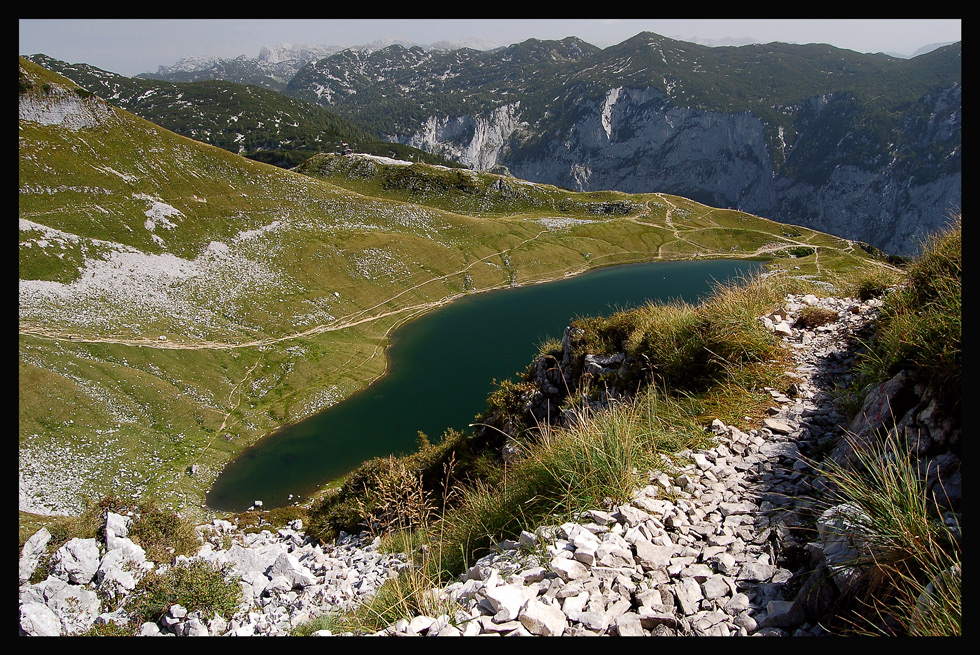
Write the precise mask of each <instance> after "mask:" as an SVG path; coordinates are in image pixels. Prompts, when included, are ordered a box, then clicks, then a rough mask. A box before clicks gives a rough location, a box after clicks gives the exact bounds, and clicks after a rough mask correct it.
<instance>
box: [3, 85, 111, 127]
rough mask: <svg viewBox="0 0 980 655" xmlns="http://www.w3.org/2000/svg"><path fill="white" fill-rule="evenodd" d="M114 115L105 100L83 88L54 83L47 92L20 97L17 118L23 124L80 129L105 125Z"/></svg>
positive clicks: (22, 94)
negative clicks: (27, 122)
mask: <svg viewBox="0 0 980 655" xmlns="http://www.w3.org/2000/svg"><path fill="white" fill-rule="evenodd" d="M114 116H115V115H114V114H113V110H112V108H111V107H110V106H109V105H108V104H106V102H105V101H104V100H102V99H101V98H97V97H95V96H92V95H91V94H86V93H84V92H81V90H80V89H66V88H63V87H60V86H57V85H53V84H52V85H48V87H47V89H46V91H45V92H44V93H21V94H20V104H19V109H18V118H19V119H20V120H22V121H31V122H33V123H40V124H41V125H57V126H59V127H63V128H66V129H69V130H80V129H85V128H92V127H96V126H99V125H102V124H103V123H105V122H107V121H109V120H110V119H112V118H113V117H114Z"/></svg>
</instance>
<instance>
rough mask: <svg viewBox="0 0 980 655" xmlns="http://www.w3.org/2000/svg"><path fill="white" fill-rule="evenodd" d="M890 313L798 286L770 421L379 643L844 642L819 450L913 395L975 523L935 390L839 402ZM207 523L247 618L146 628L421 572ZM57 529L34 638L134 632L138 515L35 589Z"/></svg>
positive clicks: (945, 471) (480, 564) (954, 509)
mask: <svg viewBox="0 0 980 655" xmlns="http://www.w3.org/2000/svg"><path fill="white" fill-rule="evenodd" d="M880 305H881V301H880V300H876V299H872V300H869V301H867V302H861V301H857V300H854V299H850V298H817V297H815V296H812V295H807V296H789V297H787V298H786V302H785V303H784V305H783V307H782V308H781V309H780V310H778V311H776V312H774V313H773V314H771V315H769V316H765V317H760V319H759V320H761V321H762V322H763V323H764V324H765V325H766V326H767V327H768V328H769V329H770V330H772V331H773V333H774V334H776V335H779V336H780V337H781V339H782V342H783V345H784V346H785V347H786V348H787V349H788V350H789V351H790V352H791V353H792V356H793V357H794V359H795V362H796V367H795V369H794V370H792V371H790V372H789V375H790V376H791V377H793V378H795V383H794V384H792V385H791V388H790V390H789V392H788V393H783V392H780V391H777V390H775V389H772V390H770V393H771V395H772V406H771V408H770V409H769V411H768V415H767V417H766V418H765V419H764V420H763V421H762V424H761V426H759V427H757V428H755V429H750V430H748V431H747V432H745V431H743V430H741V429H739V428H737V427H735V426H732V425H725V424H724V423H722V422H721V421H718V420H716V421H714V422H713V423H712V424H711V425H710V426H706V429H708V430H710V431H711V432H712V433H713V434H714V436H715V437H716V439H715V445H714V446H713V447H712V448H710V449H704V450H699V451H696V452H692V451H688V452H684V453H682V454H681V455H682V457H680V458H679V459H675V460H673V461H668V460H665V462H664V467H663V469H662V470H659V471H651V472H650V474H649V484H647V485H646V486H644V487H643V488H641V489H638V490H637V491H636V493H635V495H634V497H633V499H632V501H631V502H629V503H626V504H621V505H610V506H606V507H601V508H595V509H592V510H589V511H586V512H584V513H582V514H581V515H580V516H578V517H577V520H576V521H574V522H571V521H570V522H565V523H562V524H560V525H550V526H541V527H538V528H537V529H535V530H534V531H525V532H523V533H521V535H520V536H519V538H518V539H516V540H511V541H505V542H502V543H500V544H499V545H498V549H497V552H495V553H493V554H491V555H488V556H486V557H484V558H483V559H481V560H479V561H477V562H476V563H475V564H474V565H473V566H472V567H471V568H470V569H469V570H468V571H467V572H466V573H465V574H464V575H463V576H461V578H460V579H459V580H457V581H454V582H452V583H451V584H448V585H445V586H444V587H442V588H439V589H436V590H434V591H433V592H432V593H433V596H434V598H435V600H437V601H442V602H440V603H437V605H439V606H443V607H453V608H454V609H453V610H451V611H448V612H447V613H445V614H440V615H438V616H416V617H406V618H404V619H403V620H400V621H398V622H397V623H395V624H394V625H390V626H388V627H387V628H385V629H383V630H381V631H379V632H378V633H377V634H378V635H427V636H434V635H438V636H448V635H464V636H466V635H500V636H509V635H515V636H516V635H528V636H530V635H538V636H580V635H583V636H584V635H618V636H661V635H670V636H746V635H800V636H806V635H827V634H830V633H829V632H828V631H827V630H826V629H825V628H824V627H823V626H825V625H827V624H828V623H827V621H828V619H829V618H832V615H833V612H834V607H835V603H836V601H837V600H838V599H839V598H841V596H842V594H844V593H845V592H846V590H847V589H848V585H849V584H851V583H852V581H853V580H854V579H855V577H856V575H857V574H858V573H859V571H858V570H856V569H855V568H854V553H855V549H859V548H860V543H859V540H856V539H854V538H851V537H845V536H844V534H843V532H842V531H841V530H839V529H837V528H838V527H839V526H840V525H842V523H847V522H848V521H850V520H852V519H853V518H854V512H855V511H858V510H856V509H855V508H853V507H850V506H846V505H838V506H831V505H829V504H828V503H827V501H826V500H821V499H825V498H826V494H824V493H823V491H824V490H825V486H826V483H825V481H824V479H823V478H822V476H821V472H820V470H819V468H820V467H819V465H817V464H816V463H815V462H816V461H817V455H818V453H830V456H831V457H833V458H835V459H840V460H841V461H843V460H846V459H847V458H848V457H849V456H850V454H849V452H848V446H847V443H848V440H844V439H842V437H843V436H844V435H845V433H846V434H849V435H856V436H858V437H860V435H862V434H865V433H867V432H868V431H869V430H870V428H873V427H875V424H876V422H879V423H880V421H881V417H880V412H878V411H877V408H880V407H881V406H884V405H888V404H889V402H890V399H895V398H897V397H898V395H899V394H900V393H905V395H906V396H909V394H910V392H912V393H911V396H912V397H913V400H911V401H909V400H906V401H905V403H906V405H907V406H908V407H907V408H906V409H905V410H903V412H904V413H903V414H902V418H901V421H900V424H901V425H904V426H905V427H906V428H908V427H915V428H917V430H916V433H917V435H919V437H921V435H923V434H925V435H926V436H927V437H928V438H927V439H926V441H927V444H926V445H925V446H919V448H918V450H917V451H916V456H917V457H919V463H920V465H921V466H922V469H923V470H925V471H927V472H932V471H934V472H935V474H933V475H932V476H931V477H928V475H927V478H928V479H927V482H928V484H929V485H930V487H929V488H930V490H931V491H933V492H934V493H937V495H938V491H939V490H940V488H941V490H942V491H943V492H944V493H943V499H944V507H945V509H946V511H947V515H946V517H947V519H948V522H949V523H950V524H955V525H959V520H960V517H959V514H958V512H959V484H960V477H959V460H958V459H957V458H956V456H955V455H952V454H951V451H952V450H954V448H953V447H954V446H956V445H957V443H958V439H959V429H958V428H957V427H952V426H950V425H949V424H947V423H942V422H941V421H937V420H936V419H935V418H934V414H935V412H934V411H933V410H934V407H933V402H932V401H931V400H930V399H929V398H928V397H925V396H924V392H923V390H922V388H921V386H915V385H914V384H913V383H912V381H910V380H908V379H907V378H908V375H907V374H903V375H904V377H903V375H899V376H897V377H896V378H895V379H893V380H889V381H887V382H885V383H883V384H881V385H878V386H877V387H875V388H874V389H872V390H871V392H870V393H869V394H867V395H866V399H865V403H864V407H863V409H862V410H861V412H859V414H858V416H857V418H855V419H853V420H852V421H851V422H850V423H848V422H847V421H846V418H845V416H844V415H843V413H842V412H841V411H840V410H839V409H838V408H837V407H836V406H835V401H834V394H833V390H834V387H835V386H837V385H839V384H840V383H842V382H845V381H846V380H847V379H849V376H850V375H851V372H850V367H851V363H852V361H853V359H854V357H855V356H856V354H855V352H856V351H855V345H854V344H855V340H853V339H852V338H851V337H853V336H854V335H855V334H857V333H859V332H860V331H861V330H863V329H864V328H865V327H866V326H867V325H868V323H869V321H870V320H872V319H873V317H874V316H875V315H876V314H877V312H878V308H879V307H880ZM807 307H818V308H821V309H823V310H826V311H825V312H823V313H822V316H824V319H823V320H822V321H806V320H802V318H801V317H802V315H803V313H804V312H803V310H804V309H805V308H807ZM816 323H819V324H816ZM918 443H921V438H920V439H919V441H918ZM940 479H941V480H942V484H941V485H939V484H938V482H937V481H938V480H940ZM198 532H199V534H200V536H201V539H202V543H203V545H202V546H201V548H200V551H199V552H198V553H197V555H196V556H195V557H194V558H191V559H203V560H207V561H209V562H212V563H214V564H218V565H222V566H224V567H225V571H226V574H225V575H226V576H227V577H228V578H229V579H232V580H235V581H237V582H238V583H239V584H240V585H241V587H242V589H243V592H244V593H243V599H244V600H243V601H242V603H241V605H240V606H239V608H238V611H237V613H236V614H235V615H234V617H233V618H232V619H231V620H225V619H223V618H221V617H219V616H217V615H215V616H202V615H200V613H198V612H189V611H188V610H187V609H185V608H183V607H181V606H179V605H173V606H171V607H170V608H169V609H168V611H167V612H166V614H165V615H164V616H163V618H162V619H160V621H159V622H158V623H144V624H142V626H140V627H139V628H138V631H139V632H140V634H142V635H147V636H160V635H164V636H166V635H177V636H193V635H228V636H246V635H248V636H252V635H270V636H272V635H285V634H289V632H290V630H292V629H293V628H295V627H296V626H298V625H300V624H302V623H304V622H306V621H309V620H310V619H312V618H314V617H317V616H320V615H322V614H326V613H338V612H343V611H345V610H348V609H350V608H352V607H354V606H355V605H357V604H358V603H359V602H361V601H362V600H363V599H365V598H366V597H368V596H370V595H371V594H373V593H374V592H375V591H376V590H377V588H378V587H379V585H380V584H382V583H383V582H384V580H386V579H388V578H389V577H390V576H395V575H398V573H399V572H400V571H403V570H404V569H405V568H406V567H408V566H410V564H409V563H408V561H407V559H406V558H405V557H404V556H403V555H398V554H382V553H380V552H379V551H378V543H379V542H378V540H377V539H374V540H370V538H369V537H368V535H367V534H366V533H362V534H361V535H360V536H352V535H346V534H342V535H341V537H340V539H338V540H337V542H336V543H334V544H329V545H325V544H322V543H320V542H319V541H317V540H314V539H312V538H310V537H307V536H305V535H304V534H303V532H302V525H301V524H300V523H299V522H294V523H293V524H291V525H290V527H289V528H286V529H281V530H278V531H277V532H276V533H272V532H270V531H268V530H266V531H262V532H260V533H252V534H243V533H241V532H240V531H238V530H237V528H235V526H233V525H232V524H231V523H230V522H228V521H223V520H215V521H213V522H212V523H210V524H208V525H203V526H199V528H198ZM49 538H50V535H49V534H47V531H46V530H41V531H40V532H39V533H37V534H36V535H34V537H32V538H31V539H30V540H29V541H28V542H27V544H26V545H25V546H24V549H23V552H22V556H21V560H20V584H21V586H20V633H21V634H22V635H24V634H27V635H70V634H78V633H82V632H85V631H87V630H89V629H90V628H91V627H92V626H93V625H95V624H97V623H106V622H110V621H111V622H116V623H126V622H127V621H128V620H129V618H128V616H127V614H126V609H125V608H126V603H125V598H126V596H127V594H128V593H129V592H131V591H132V590H133V588H134V587H135V584H136V580H137V578H138V576H140V575H141V574H142V573H143V572H145V571H146V570H148V569H149V568H152V565H151V564H149V563H147V561H146V559H145V553H144V551H143V549H142V548H141V547H140V546H138V545H137V544H135V543H134V542H133V541H132V540H130V539H129V538H128V537H127V518H126V517H123V516H119V515H116V514H112V513H109V514H108V516H107V523H106V530H105V540H104V541H102V540H96V539H74V540H72V541H69V542H68V543H66V544H65V545H64V546H63V547H62V548H61V549H59V550H58V551H57V553H55V555H54V557H53V566H52V569H51V574H50V575H49V577H48V578H47V579H45V580H44V581H42V582H39V583H36V584H29V582H28V581H29V580H30V578H31V575H32V573H33V572H34V568H35V567H36V565H37V562H38V558H39V556H40V553H41V552H42V551H43V549H44V545H45V544H46V542H47V540H48V539H49ZM186 559H187V558H178V560H186ZM179 563H180V562H179V561H178V562H177V564H179ZM110 597H111V598H115V599H116V600H117V601H118V600H122V602H121V603H120V604H119V607H120V608H121V609H117V610H115V611H107V608H106V607H104V603H103V600H102V599H104V598H110ZM314 634H316V635H323V636H327V635H330V632H329V631H327V630H321V631H319V632H316V633H314ZM347 634H350V633H347Z"/></svg>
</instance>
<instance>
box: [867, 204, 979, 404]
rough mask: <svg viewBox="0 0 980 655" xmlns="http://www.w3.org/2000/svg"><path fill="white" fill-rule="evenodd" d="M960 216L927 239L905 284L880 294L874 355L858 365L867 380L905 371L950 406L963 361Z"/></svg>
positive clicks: (957, 393) (956, 397) (956, 393)
mask: <svg viewBox="0 0 980 655" xmlns="http://www.w3.org/2000/svg"><path fill="white" fill-rule="evenodd" d="M961 220H962V219H961V218H960V217H959V216H957V217H955V218H954V219H953V220H952V221H951V223H950V225H949V226H948V227H947V228H946V229H945V230H943V231H941V232H939V233H936V234H935V235H933V236H931V237H930V238H929V240H928V242H927V243H926V244H925V247H924V249H923V255H922V256H921V257H920V258H918V259H917V260H915V261H914V262H913V264H912V265H911V266H910V267H909V270H908V274H907V276H906V280H905V283H904V284H903V285H901V286H900V287H899V288H898V290H897V291H896V292H895V293H892V294H889V295H888V296H887V297H886V299H885V303H884V306H883V308H882V309H883V317H882V320H881V321H880V322H879V325H878V329H877V331H876V333H875V335H874V337H873V339H874V346H873V352H874V356H873V357H868V358H866V359H865V361H864V364H863V366H862V368H863V372H864V374H865V376H866V378H867V379H869V380H872V381H873V380H881V379H884V378H886V377H888V376H891V375H894V374H895V373H897V372H898V371H899V370H901V369H903V368H906V369H910V370H912V371H914V372H916V373H917V374H918V375H919V376H921V378H922V380H923V381H924V382H926V383H927V384H928V385H930V386H931V387H932V388H933V389H935V390H936V391H938V392H940V394H941V396H942V400H943V401H944V402H946V403H948V404H951V405H953V406H958V403H959V398H960V385H961V383H962V361H963V345H962V342H963V336H962V335H963V327H962V320H963V306H962V304H963V301H962V275H963V272H962V271H963V264H962V228H961Z"/></svg>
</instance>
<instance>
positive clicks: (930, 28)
mask: <svg viewBox="0 0 980 655" xmlns="http://www.w3.org/2000/svg"><path fill="white" fill-rule="evenodd" d="M19 23H20V44H19V53H20V54H23V55H30V54H37V53H42V54H46V55H49V56H51V57H54V58H56V59H61V60H64V61H67V62H69V63H87V64H91V65H93V66H96V67H98V68H102V69H105V70H108V71H112V72H114V73H119V74H121V75H130V76H131V75H136V74H138V73H147V72H156V70H157V67H158V66H161V65H163V66H170V65H173V64H174V63H175V62H176V61H177V60H178V59H180V58H181V57H188V56H213V57H225V58H232V57H237V56H239V55H246V56H249V57H256V56H258V54H259V49H260V48H261V47H262V46H266V45H277V44H280V43H292V44H308V45H315V44H322V45H340V46H355V45H363V44H366V43H369V42H371V41H377V40H382V39H402V40H406V41H411V42H414V43H419V44H423V45H427V44H430V43H433V42H436V41H455V40H459V39H463V38H480V39H484V40H486V41H490V42H493V43H496V44H499V45H507V44H510V43H518V42H520V41H524V40H526V39H530V38H538V39H561V38H564V37H566V36H577V37H579V38H581V39H583V40H585V41H587V42H589V43H591V44H593V45H596V46H599V47H602V48H604V47H606V46H609V45H613V44H616V43H620V42H622V41H624V40H626V39H628V38H630V37H631V36H634V35H636V34H637V33H638V32H644V31H647V32H656V33H657V34H661V35H664V36H668V37H671V38H677V39H681V40H694V39H695V38H698V39H714V40H720V39H726V38H729V39H739V40H741V39H751V40H752V41H753V42H757V43H768V42H771V41H783V42H786V43H829V44H831V45H835V46H837V47H840V48H847V49H849V50H856V51H858V52H887V53H892V54H902V55H910V54H912V53H913V52H915V51H916V50H918V49H919V48H921V47H922V46H924V45H928V44H931V43H945V42H950V41H960V40H961V39H962V35H961V31H962V19H959V18H954V19H727V18H726V19H710V18H704V19H676V18H669V19H668V18H664V19H659V18H629V19H585V18H555V19H511V18H500V19H496V18H494V19H449V18H446V19H433V18H419V19H404V18H399V19H388V18H377V19H293V18H290V19H237V18H228V19H223V18H218V19H128V18H127V19H62V18H49V19H26V18H22V19H20V21H19Z"/></svg>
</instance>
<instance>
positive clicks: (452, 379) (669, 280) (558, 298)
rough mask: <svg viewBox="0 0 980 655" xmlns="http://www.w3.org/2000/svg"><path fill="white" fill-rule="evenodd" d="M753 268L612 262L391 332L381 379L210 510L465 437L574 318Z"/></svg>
mask: <svg viewBox="0 0 980 655" xmlns="http://www.w3.org/2000/svg"><path fill="white" fill-rule="evenodd" d="M759 265H760V264H759V263H758V262H748V261H735V260H722V261H719V260H711V261H686V262H658V263H653V264H635V265H626V266H616V267H610V268H605V269H599V270H596V271H591V272H589V273H585V274H582V275H579V276H576V277H573V278H569V279H566V280H561V281H559V282H551V283H547V284H537V285H533V286H528V287H519V288H516V289H506V290H502V291H494V292H488V293H482V294H477V295H474V296H469V297H465V298H461V299H459V300H457V301H454V302H452V303H450V304H449V305H447V306H445V307H442V308H440V309H438V310H436V311H433V312H430V313H429V314H426V315H424V316H422V317H421V318H419V319H416V320H415V321H412V322H411V323H408V324H407V325H404V326H402V327H400V328H399V329H397V330H396V331H395V332H394V333H393V334H392V336H391V345H390V347H389V348H388V351H387V356H388V362H389V363H388V372H387V374H386V375H385V376H384V377H383V378H381V379H380V380H378V381H377V382H375V383H374V384H372V385H371V386H370V387H368V388H367V389H366V390H364V391H362V392H361V393H359V394H357V395H355V396H353V397H351V398H349V399H347V400H345V401H343V402H341V403H338V404H337V405H334V406H333V407H330V408H328V409H326V410H324V411H322V412H320V413H319V414H316V415H314V416H311V417H310V418H308V419H306V420H304V421H302V422H300V423H297V424H295V425H290V426H287V427H284V428H282V429H281V430H279V431H278V432H276V433H274V434H272V435H270V436H268V437H266V438H265V439H263V440H262V441H260V442H258V443H257V444H255V445H254V446H253V447H251V448H249V449H247V450H246V451H245V452H244V453H242V455H240V456H239V458H238V459H237V460H235V461H233V462H231V463H230V464H229V465H228V466H227V467H225V469H224V471H223V472H222V473H221V475H219V476H218V479H217V480H216V481H215V483H214V485H213V486H212V489H211V491H210V492H209V493H208V495H207V505H208V506H209V507H211V508H212V509H216V510H223V511H242V510H244V509H246V508H247V507H249V506H250V505H251V504H252V503H253V501H255V500H261V501H262V502H263V504H264V506H265V507H266V508H271V507H282V506H285V505H289V504H292V503H293V502H295V501H297V500H298V499H301V498H303V499H305V498H306V497H308V495H309V494H310V493H312V492H313V491H314V490H315V489H316V488H317V487H319V486H322V485H323V484H325V483H326V482H329V481H330V480H333V479H335V478H338V477H340V476H342V475H343V474H345V473H347V472H349V471H351V470H353V469H354V468H356V467H357V466H358V465H359V464H361V463H362V462H364V461H366V460H368V459H371V458H372V457H375V456H386V455H389V454H407V453H410V452H413V451H414V450H415V449H416V438H417V435H418V432H419V431H420V430H421V431H422V432H425V433H426V434H427V435H428V436H429V437H430V439H431V440H432V441H433V442H436V441H437V440H438V438H439V437H440V436H441V435H442V434H443V432H445V430H446V429H447V428H455V429H457V430H466V429H467V426H468V425H469V423H471V422H472V421H473V418H474V417H475V416H476V415H477V414H479V413H480V412H481V411H482V410H483V409H484V408H485V404H486V399H487V396H489V395H490V393H491V392H492V391H493V389H494V385H493V380H494V379H497V380H503V379H507V378H513V377H516V376H517V374H518V372H519V371H523V370H524V369H525V368H526V367H527V365H528V364H530V363H531V359H532V358H533V357H534V356H535V355H536V354H537V352H538V346H539V345H540V344H541V343H542V342H543V341H545V340H546V339H548V338H552V337H553V338H561V335H562V333H563V331H564V329H565V327H566V326H567V325H568V323H569V322H570V320H571V319H573V318H575V317H577V316H595V315H608V314H611V313H613V312H614V311H616V310H618V309H623V308H627V307H635V306H638V305H643V304H645V303H646V302H648V301H668V300H673V299H682V300H686V301H688V302H696V301H697V300H699V299H701V298H703V297H705V296H706V295H707V294H708V293H709V292H710V290H711V285H712V282H713V281H725V280H729V279H731V278H733V277H736V276H738V275H741V274H745V273H748V272H749V271H751V270H754V269H756V268H758V266H759ZM290 494H292V497H290Z"/></svg>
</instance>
